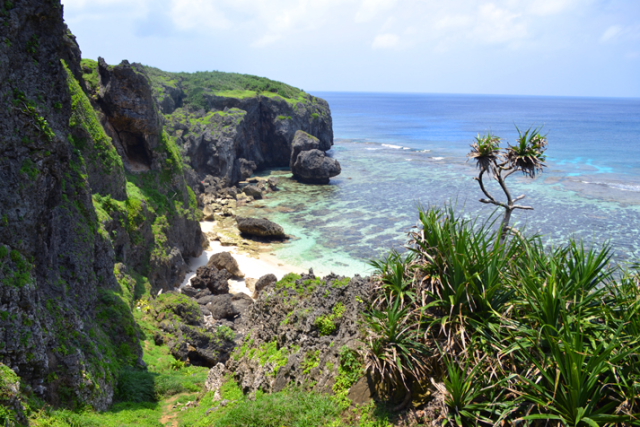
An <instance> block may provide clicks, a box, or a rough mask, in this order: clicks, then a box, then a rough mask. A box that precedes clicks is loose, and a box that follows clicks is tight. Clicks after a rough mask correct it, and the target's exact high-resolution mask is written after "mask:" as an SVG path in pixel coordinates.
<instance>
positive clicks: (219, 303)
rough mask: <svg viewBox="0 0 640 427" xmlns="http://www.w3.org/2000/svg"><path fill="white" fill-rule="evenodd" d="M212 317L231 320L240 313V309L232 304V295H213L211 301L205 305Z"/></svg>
mask: <svg viewBox="0 0 640 427" xmlns="http://www.w3.org/2000/svg"><path fill="white" fill-rule="evenodd" d="M206 307H207V309H208V310H209V311H210V312H211V315H212V316H213V318H214V319H218V320H220V319H228V320H233V319H234V318H235V317H236V316H238V315H239V314H240V311H238V310H237V308H236V307H235V306H234V305H233V304H232V295H231V294H223V295H215V296H214V298H213V301H211V302H209V303H208V304H207V305H206Z"/></svg>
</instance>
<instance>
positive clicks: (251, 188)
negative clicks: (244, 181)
mask: <svg viewBox="0 0 640 427" xmlns="http://www.w3.org/2000/svg"><path fill="white" fill-rule="evenodd" d="M242 192H243V193H244V194H246V195H247V196H251V197H253V198H254V200H260V199H262V191H261V190H260V189H259V188H258V187H257V186H256V185H247V186H246V187H244V188H243V189H242Z"/></svg>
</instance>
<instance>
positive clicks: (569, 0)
mask: <svg viewBox="0 0 640 427" xmlns="http://www.w3.org/2000/svg"><path fill="white" fill-rule="evenodd" d="M583 2H584V0H583ZM577 4H578V3H577V0H534V1H532V2H530V4H529V7H528V8H527V12H529V13H531V14H533V15H538V16H551V15H557V14H559V13H563V12H565V11H567V10H569V9H572V8H573V7H575V6H576V5H577Z"/></svg>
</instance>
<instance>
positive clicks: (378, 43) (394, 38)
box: [371, 33, 400, 49]
mask: <svg viewBox="0 0 640 427" xmlns="http://www.w3.org/2000/svg"><path fill="white" fill-rule="evenodd" d="M398 43H400V37H399V36H398V35H396V34H391V33H386V34H379V35H377V36H376V38H375V39H373V43H372V44H371V47H373V48H374V49H391V48H394V47H396V46H398Z"/></svg>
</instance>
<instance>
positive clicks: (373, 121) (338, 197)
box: [248, 93, 640, 275]
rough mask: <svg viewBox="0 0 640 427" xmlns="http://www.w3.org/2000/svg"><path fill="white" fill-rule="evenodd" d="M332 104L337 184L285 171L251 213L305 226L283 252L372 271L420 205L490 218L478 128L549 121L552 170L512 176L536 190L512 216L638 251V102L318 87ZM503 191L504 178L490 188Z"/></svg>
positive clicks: (633, 256) (550, 234) (534, 228)
mask: <svg viewBox="0 0 640 427" xmlns="http://www.w3.org/2000/svg"><path fill="white" fill-rule="evenodd" d="M315 95H318V96H321V97H323V98H325V99H327V100H328V101H329V103H330V105H331V108H332V116H333V120H334V133H335V138H336V140H335V145H334V148H333V149H332V150H331V152H330V153H331V155H333V156H334V157H335V158H336V159H338V160H339V161H340V163H341V165H342V174H341V175H340V176H338V177H336V178H334V179H332V181H331V184H330V185H325V186H311V185H304V184H299V183H297V182H295V181H293V180H291V179H290V178H288V176H289V175H286V174H285V175H282V174H283V173H284V172H283V171H268V172H265V173H267V174H268V173H273V174H278V175H280V188H282V191H280V192H277V193H273V194H271V195H269V196H268V197H267V198H266V199H265V200H264V201H263V202H261V206H264V207H263V208H260V209H255V210H254V209H249V211H250V212H248V213H249V214H255V215H258V216H263V217H267V218H270V219H272V220H274V221H276V222H278V223H279V224H281V225H283V226H284V227H285V230H286V231H287V233H289V234H291V235H293V236H295V239H294V240H292V241H291V242H289V243H285V244H281V245H280V244H279V245H276V247H275V252H276V253H277V255H278V256H279V257H281V258H282V259H283V260H285V261H286V262H288V263H291V264H294V265H297V266H301V267H305V268H308V267H312V268H314V270H315V271H316V272H320V273H328V272H329V271H333V272H336V273H339V274H348V275H351V274H355V273H367V272H369V271H370V268H369V267H368V264H367V263H366V262H367V260H370V259H372V258H378V257H380V256H382V255H384V254H385V253H387V252H388V251H389V249H390V248H396V249H399V250H401V249H402V248H403V246H404V245H405V243H406V241H407V233H408V232H409V231H410V230H411V227H412V226H414V225H416V223H417V218H418V208H419V206H424V207H428V206H437V207H441V206H444V205H445V204H447V203H451V204H453V205H454V206H455V208H456V210H458V211H459V212H460V214H461V215H466V216H468V217H476V216H479V217H481V218H485V217H488V216H490V215H491V214H492V212H493V211H494V209H493V208H492V207H490V206H487V205H484V204H481V203H479V202H478V199H479V198H480V197H481V193H480V190H479V188H478V185H477V182H476V181H474V180H473V177H474V175H475V174H476V171H475V169H474V166H473V164H472V163H470V162H467V161H466V153H467V152H468V148H469V144H470V143H471V142H472V141H473V137H474V136H475V135H476V134H477V133H478V132H480V133H482V132H486V131H492V132H493V133H495V134H498V135H500V136H502V137H504V138H506V139H508V140H510V141H514V139H515V137H516V136H517V132H516V130H515V127H514V123H516V124H519V125H521V126H522V127H523V128H526V127H529V126H532V125H533V126H539V125H544V131H545V132H546V133H547V134H548V139H549V149H548V151H547V154H548V157H549V161H548V162H547V164H548V168H547V169H546V170H545V172H544V173H543V174H542V175H540V176H539V177H538V178H536V179H535V180H530V179H526V178H524V177H522V176H515V175H514V176H512V177H511V178H510V179H509V180H510V181H511V183H510V187H511V189H512V192H513V193H514V194H516V193H517V194H523V193H524V194H526V196H527V197H526V198H525V199H524V200H523V201H522V204H527V205H530V206H532V207H533V208H534V210H533V211H522V210H519V211H516V212H515V213H514V216H513V218H512V221H513V224H515V225H517V226H518V227H520V228H524V229H525V230H526V231H527V232H529V233H534V232H535V233H541V234H542V235H543V236H544V239H545V240H546V241H547V242H549V243H550V244H560V243H562V242H565V241H566V239H567V238H568V237H573V238H577V239H582V240H584V241H585V242H587V244H602V243H604V242H610V243H611V244H612V245H613V247H614V253H615V256H616V258H617V259H618V260H621V261H632V260H638V259H640V239H639V238H638V237H639V236H640V161H639V160H640V137H639V135H640V100H627V99H622V100H615V99H614V100H612V99H581V98H536V97H497V96H496V97H492V96H466V95H413V94H345V93H322V94H315ZM492 191H494V194H496V195H497V194H499V189H498V188H492Z"/></svg>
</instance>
